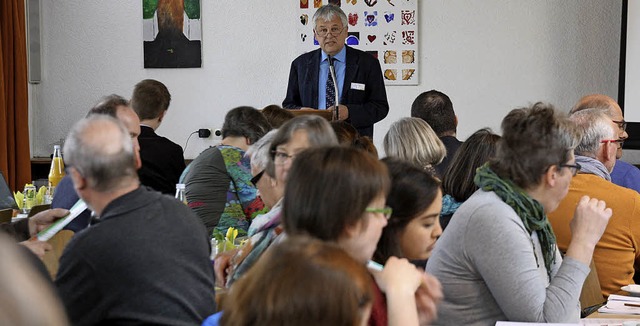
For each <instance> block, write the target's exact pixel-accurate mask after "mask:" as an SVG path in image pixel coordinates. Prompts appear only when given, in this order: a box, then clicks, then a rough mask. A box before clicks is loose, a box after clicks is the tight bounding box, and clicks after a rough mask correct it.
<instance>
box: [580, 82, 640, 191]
mask: <svg viewBox="0 0 640 326" xmlns="http://www.w3.org/2000/svg"><path fill="white" fill-rule="evenodd" d="M585 109H601V110H605V112H606V113H607V115H608V116H609V117H610V118H611V120H612V121H613V122H614V123H615V124H616V125H617V126H618V139H619V142H618V151H617V152H616V159H617V161H616V165H615V167H614V169H613V171H612V172H611V182H613V183H615V184H617V185H619V186H622V187H625V188H630V189H633V190H635V191H637V192H640V170H638V168H636V167H635V166H633V165H632V164H629V163H627V162H625V161H622V160H620V158H621V157H622V143H623V142H624V140H625V139H627V138H629V134H627V132H626V130H625V129H626V127H627V122H626V121H624V116H623V115H622V109H620V106H619V105H618V103H617V102H616V101H615V100H614V99H612V98H611V97H609V96H607V95H603V94H591V95H587V96H585V97H583V98H581V99H580V100H579V101H578V103H576V105H575V106H574V107H573V109H571V111H570V113H575V112H578V111H581V110H585Z"/></svg>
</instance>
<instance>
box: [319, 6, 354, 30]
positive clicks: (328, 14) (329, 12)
mask: <svg viewBox="0 0 640 326" xmlns="http://www.w3.org/2000/svg"><path fill="white" fill-rule="evenodd" d="M336 15H337V16H338V17H340V20H341V21H342V27H346V26H347V23H348V22H347V15H345V13H344V11H342V9H340V7H338V6H336V5H332V4H329V5H325V6H322V7H320V8H319V9H318V10H317V11H316V13H315V14H313V18H312V19H311V21H312V22H313V28H314V29H315V28H316V25H318V19H322V20H326V21H329V20H332V19H333V17H335V16H336Z"/></svg>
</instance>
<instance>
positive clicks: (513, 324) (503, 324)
mask: <svg viewBox="0 0 640 326" xmlns="http://www.w3.org/2000/svg"><path fill="white" fill-rule="evenodd" d="M522 325H540V326H549V325H551V326H579V325H580V324H553V323H527V322H517V321H499V322H497V323H496V326H522Z"/></svg>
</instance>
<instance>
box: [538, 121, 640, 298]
mask: <svg viewBox="0 0 640 326" xmlns="http://www.w3.org/2000/svg"><path fill="white" fill-rule="evenodd" d="M571 119H572V120H573V121H574V122H575V123H576V124H577V125H578V126H580V127H581V128H582V129H583V131H584V134H583V136H582V139H581V141H580V144H579V145H578V146H577V147H576V149H575V156H576V165H579V166H578V167H577V169H576V170H579V172H580V173H579V174H578V175H576V176H575V177H573V179H572V180H571V184H570V186H569V193H568V194H567V196H566V197H564V199H563V200H562V202H561V203H560V206H558V209H556V210H555V211H554V212H552V213H550V214H549V221H550V222H551V225H552V226H553V231H554V233H555V235H556V238H557V244H558V248H560V250H561V251H565V250H567V247H568V246H569V243H570V242H571V231H570V227H569V222H570V220H571V217H572V216H573V211H574V210H575V208H576V204H577V203H578V201H579V200H580V198H581V197H582V196H584V195H587V196H589V197H591V198H598V199H600V200H603V201H605V202H606V203H607V207H609V208H611V209H612V211H613V216H612V217H611V219H610V220H609V224H608V225H607V228H606V229H605V231H604V234H603V235H602V238H600V241H599V242H598V244H597V245H596V247H595V250H594V252H593V260H594V263H595V266H596V269H597V271H598V277H599V279H600V286H601V288H602V294H603V295H604V296H605V297H606V296H608V295H609V294H611V293H616V292H618V291H619V290H620V287H621V286H624V285H627V284H631V283H633V275H634V273H635V266H637V265H638V264H640V248H638V244H639V243H640V223H638V221H640V194H638V193H637V192H636V191H634V190H631V189H628V188H625V187H621V186H618V185H616V184H614V183H612V182H611V175H610V173H611V171H612V170H613V168H614V166H615V164H616V152H617V151H618V148H619V145H618V143H619V142H620V140H619V137H618V126H617V125H616V123H615V122H614V121H612V120H611V118H610V117H609V116H608V114H607V112H606V110H603V109H584V110H580V111H577V112H574V113H573V114H572V115H571Z"/></svg>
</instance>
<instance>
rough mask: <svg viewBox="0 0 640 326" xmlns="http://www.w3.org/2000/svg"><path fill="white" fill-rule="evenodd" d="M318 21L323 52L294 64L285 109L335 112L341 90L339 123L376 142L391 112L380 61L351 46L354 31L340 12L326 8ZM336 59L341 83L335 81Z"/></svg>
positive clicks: (317, 16)
mask: <svg viewBox="0 0 640 326" xmlns="http://www.w3.org/2000/svg"><path fill="white" fill-rule="evenodd" d="M312 21H313V23H314V24H315V25H314V26H315V28H314V36H315V38H316V40H317V41H318V43H319V44H320V49H317V50H315V51H311V52H308V53H305V54H303V55H301V56H299V57H298V58H296V59H295V60H294V61H293V63H292V64H291V72H290V74H289V86H288V88H287V96H286V98H285V99H284V101H283V102H282V106H283V107H284V108H287V109H318V110H335V108H336V103H335V102H336V101H335V98H336V94H335V89H336V86H337V91H338V94H337V97H338V99H339V100H338V114H339V116H338V119H339V120H346V121H347V122H349V123H351V124H352V125H353V126H354V127H355V128H356V129H357V130H358V132H359V133H360V135H362V136H369V137H373V124H375V123H376V122H378V121H380V120H382V119H384V118H385V117H386V116H387V114H388V113H389V103H388V102H387V93H386V90H385V87H384V80H383V78H382V69H381V68H380V62H379V61H378V60H377V59H376V58H374V57H373V56H372V55H370V54H368V53H366V52H363V51H360V50H356V49H354V48H351V47H349V46H346V45H345V40H346V38H347V36H348V31H349V27H348V24H347V16H346V15H345V13H344V12H343V11H342V9H340V7H338V6H336V5H325V6H322V7H320V8H319V9H318V11H316V13H315V14H314V16H313V19H312ZM330 58H331V61H333V66H334V67H335V74H336V81H337V83H334V81H333V80H332V78H331V77H330V76H329V66H330ZM336 84H337V85H336Z"/></svg>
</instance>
